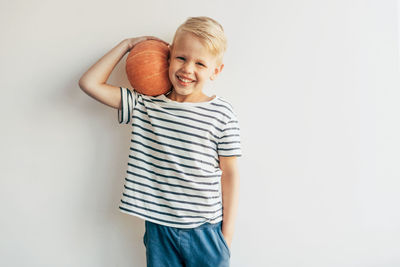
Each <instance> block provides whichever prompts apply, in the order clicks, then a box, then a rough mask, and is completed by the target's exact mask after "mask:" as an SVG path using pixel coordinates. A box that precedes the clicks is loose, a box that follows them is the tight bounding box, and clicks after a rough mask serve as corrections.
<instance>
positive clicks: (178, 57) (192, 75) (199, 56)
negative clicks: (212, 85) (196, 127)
mask: <svg viewBox="0 0 400 267" xmlns="http://www.w3.org/2000/svg"><path fill="white" fill-rule="evenodd" d="M216 59H217V58H216V56H215V55H213V54H211V53H210V52H209V50H208V49H207V47H206V46H205V45H204V44H203V43H202V41H201V40H200V39H199V38H198V37H196V36H195V35H194V34H192V33H189V32H185V31H182V32H180V33H179V34H178V35H177V36H176V39H175V42H174V45H173V48H172V50H171V54H170V59H169V79H170V81H171V83H172V85H173V90H172V92H171V94H170V95H169V97H171V98H173V99H174V100H177V101H180V102H183V101H190V102H201V101H202V100H204V99H205V98H204V97H205V96H206V95H205V94H204V93H203V91H202V89H203V87H204V85H205V84H206V83H207V82H208V81H210V80H214V79H215V78H216V76H217V75H218V74H219V73H220V72H221V70H222V68H223V66H224V65H223V64H219V65H218V64H217V62H216Z"/></svg>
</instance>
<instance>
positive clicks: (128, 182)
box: [118, 87, 241, 228]
mask: <svg viewBox="0 0 400 267" xmlns="http://www.w3.org/2000/svg"><path fill="white" fill-rule="evenodd" d="M120 89H121V109H118V121H119V123H120V124H131V126H132V128H131V129H132V135H131V144H130V151H129V158H128V170H127V173H126V177H125V185H124V190H123V194H122V199H121V203H120V206H119V209H120V211H122V212H124V213H128V214H131V215H134V216H137V217H139V218H142V219H144V220H148V221H151V222H154V223H158V224H161V225H166V226H172V227H177V228H194V227H197V226H199V225H201V224H203V223H206V222H209V223H217V222H220V221H222V194H221V184H220V180H221V174H222V171H221V169H220V168H219V158H218V157H219V156H226V157H229V156H241V148H240V130H239V124H238V121H237V118H236V115H235V114H234V112H233V109H232V106H231V105H230V104H229V103H228V102H227V101H225V100H222V99H221V98H220V97H218V96H216V97H215V98H214V99H212V100H211V101H208V102H197V103H193V102H177V101H173V100H170V99H169V98H167V97H166V96H165V95H160V96H157V97H153V96H147V95H143V94H140V93H138V92H136V91H135V90H129V89H128V88H123V87H121V88H120Z"/></svg>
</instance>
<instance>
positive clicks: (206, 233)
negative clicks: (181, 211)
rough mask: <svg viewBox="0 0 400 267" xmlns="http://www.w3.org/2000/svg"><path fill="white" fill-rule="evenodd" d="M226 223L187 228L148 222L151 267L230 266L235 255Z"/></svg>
mask: <svg viewBox="0 0 400 267" xmlns="http://www.w3.org/2000/svg"><path fill="white" fill-rule="evenodd" d="M221 226H222V221H221V222H219V223H215V224H210V223H204V224H202V225H200V226H198V227H195V228H189V229H183V228H175V227H169V226H164V225H160V224H156V223H153V222H150V221H147V220H145V233H144V236H143V243H144V245H145V247H146V261H147V267H167V266H170V267H178V266H185V267H197V266H198V267H207V266H210V267H219V266H221V267H229V260H230V256H231V252H230V250H229V247H228V245H227V243H226V240H225V238H224V236H223V234H222V230H221Z"/></svg>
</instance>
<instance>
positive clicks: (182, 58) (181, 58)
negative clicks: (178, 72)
mask: <svg viewBox="0 0 400 267" xmlns="http://www.w3.org/2000/svg"><path fill="white" fill-rule="evenodd" d="M176 58H177V59H179V60H185V58H184V57H176Z"/></svg>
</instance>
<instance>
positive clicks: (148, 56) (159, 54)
mask: <svg viewBox="0 0 400 267" xmlns="http://www.w3.org/2000/svg"><path fill="white" fill-rule="evenodd" d="M168 57H169V48H168V46H167V45H166V44H165V43H163V42H161V41H157V40H146V41H142V42H140V43H138V44H136V45H135V46H134V47H133V48H132V49H131V50H130V52H129V55H128V57H127V59H126V74H127V76H128V80H129V82H130V84H131V85H132V87H133V89H134V90H135V91H137V92H139V93H141V94H145V95H149V96H157V95H162V94H165V93H167V92H168V91H169V90H170V89H171V86H172V85H171V82H170V80H169V77H168V67H169V64H168Z"/></svg>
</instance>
